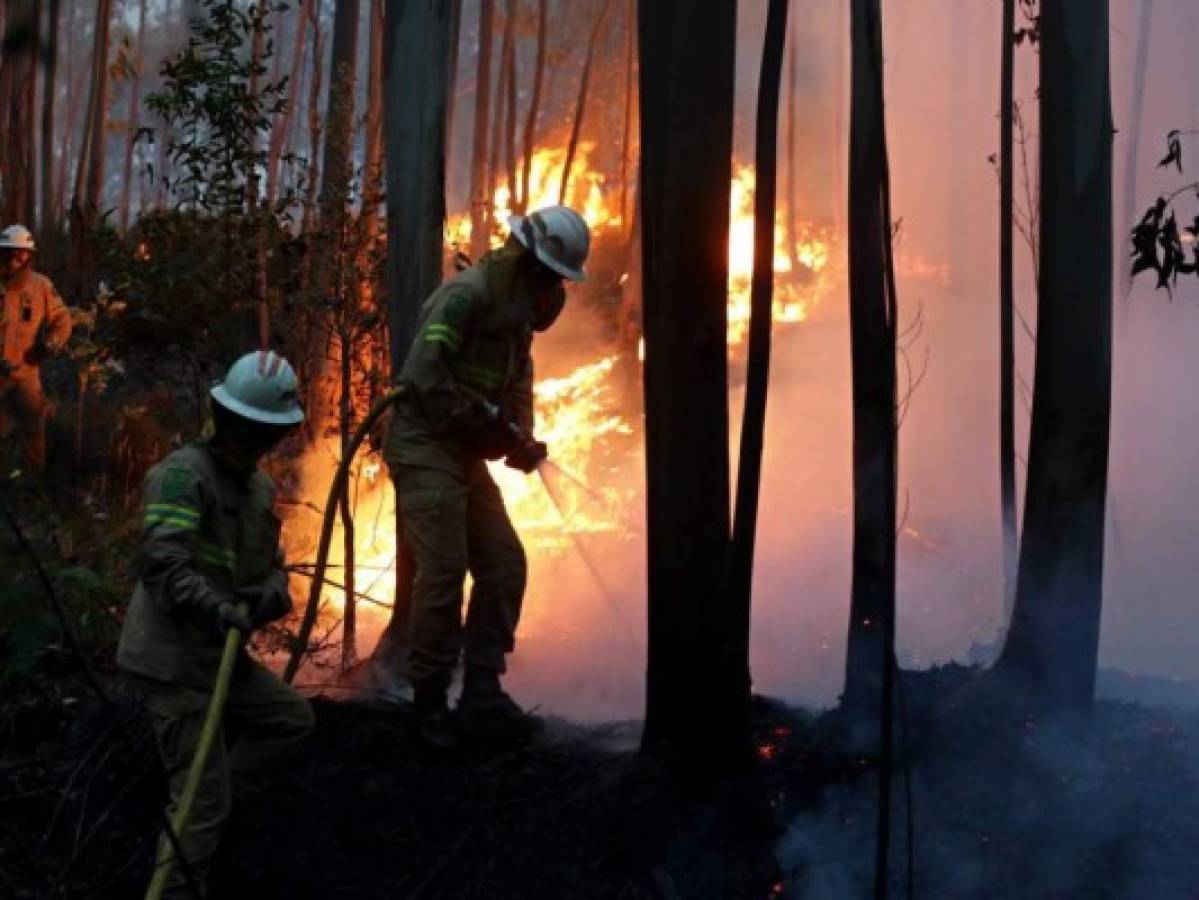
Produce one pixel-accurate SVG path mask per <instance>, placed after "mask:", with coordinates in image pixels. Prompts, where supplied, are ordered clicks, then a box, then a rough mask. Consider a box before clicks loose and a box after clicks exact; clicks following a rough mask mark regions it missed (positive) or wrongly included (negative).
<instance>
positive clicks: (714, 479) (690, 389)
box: [638, 0, 744, 773]
mask: <svg viewBox="0 0 1199 900" xmlns="http://www.w3.org/2000/svg"><path fill="white" fill-rule="evenodd" d="M736 19H737V4H736V2H735V0H711V2H708V3H703V4H699V3H694V2H690V0H658V2H656V3H652V4H641V5H640V8H639V15H638V29H639V32H640V47H641V76H640V81H641V122H642V142H641V203H642V221H643V232H642V234H643V241H642V248H643V249H642V253H643V261H644V284H645V301H644V321H645V353H646V358H645V409H646V469H647V471H646V478H647V495H646V500H647V511H648V563H649V573H648V574H649V583H648V588H649V658H648V669H647V679H646V710H645V731H644V734H643V736H642V748H643V749H644V750H645V751H647V752H655V753H664V754H666V755H668V756H671V757H674V758H676V759H677V761H678V762H679V764H680V767H681V769H682V770H683V771H689V772H692V773H703V772H711V771H712V770H714V769H720V768H724V767H727V766H729V765H732V764H737V763H739V762H740V753H741V750H742V747H743V746H744V740H743V739H744V735H741V734H739V733H737V729H736V721H735V714H734V710H735V708H736V705H737V703H736V702H735V700H736V694H737V693H738V690H739V689H738V687H737V686H736V685H734V684H733V679H732V678H730V677H729V673H726V672H724V671H722V670H721V668H720V666H719V665H718V664H714V661H719V662H724V661H725V660H726V654H725V652H724V642H725V641H726V640H727V639H728V635H727V634H725V633H724V631H723V629H724V626H725V623H727V622H728V620H729V600H728V593H727V590H726V585H727V584H728V574H729V569H728V561H729V528H730V521H729V456H728V378H727V375H728V361H727V346H726V342H727V337H726V328H727V318H728V314H727V299H728V297H727V283H728V229H729V196H728V185H729V182H730V179H731V177H732V162H731V157H732V129H733V80H734V79H733V74H734V68H735V56H736Z"/></svg>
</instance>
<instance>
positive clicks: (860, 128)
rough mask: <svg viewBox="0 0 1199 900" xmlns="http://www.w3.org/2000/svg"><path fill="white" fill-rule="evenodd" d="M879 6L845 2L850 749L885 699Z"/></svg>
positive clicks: (891, 589)
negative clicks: (849, 43)
mask: <svg viewBox="0 0 1199 900" xmlns="http://www.w3.org/2000/svg"><path fill="white" fill-rule="evenodd" d="M880 23H881V14H880V11H879V0H853V4H852V7H851V15H850V34H851V38H852V52H851V55H850V59H851V65H852V78H851V97H852V99H851V105H850V126H849V127H850V148H849V327H850V359H851V367H852V372H853V494H854V524H853V584H852V597H851V600H850V612H849V647H848V653H847V657H846V666H845V693H844V695H843V697H842V702H843V705H844V708H845V710H846V711H847V712H848V713H849V716H850V721H851V722H852V723H853V725H854V730H853V735H852V736H851V741H852V742H853V743H855V744H856V743H858V742H860V741H862V742H867V743H872V742H873V738H874V737H875V736H877V734H878V732H877V731H876V730H875V723H876V722H877V719H876V711H877V710H878V709H879V708H880V706H881V705H882V704H884V703H886V702H889V700H890V693H889V692H888V691H886V690H885V689H884V682H885V680H886V679H887V678H888V677H889V674H890V671H891V666H890V656H891V650H890V643H891V629H892V628H893V624H894V616H895V527H896V522H895V465H896V392H895V297H894V290H893V287H894V282H893V281H892V279H891V278H890V277H889V270H888V262H889V247H890V229H891V226H890V209H889V205H890V203H889V197H888V192H889V186H888V177H887V143H886V140H887V139H886V129H885V123H884V118H883V79H882V35H881V25H880Z"/></svg>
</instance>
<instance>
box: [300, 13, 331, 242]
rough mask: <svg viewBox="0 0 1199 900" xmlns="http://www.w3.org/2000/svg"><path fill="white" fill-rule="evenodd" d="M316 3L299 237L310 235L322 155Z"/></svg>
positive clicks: (321, 66) (321, 68)
mask: <svg viewBox="0 0 1199 900" xmlns="http://www.w3.org/2000/svg"><path fill="white" fill-rule="evenodd" d="M320 14H321V10H320V4H319V2H318V3H317V5H316V6H315V7H314V8H313V11H312V76H311V78H310V80H309V84H308V171H307V174H306V175H305V178H304V201H303V203H304V211H303V213H302V214H301V216H300V233H301V234H310V233H311V232H312V222H313V219H314V218H315V215H314V209H315V205H316V204H315V200H316V186H317V181H318V180H319V178H320V162H319V158H320V152H321V130H322V129H321V85H322V83H323V81H324V58H325V57H324V51H323V50H322V48H321V44H322V41H321V20H320Z"/></svg>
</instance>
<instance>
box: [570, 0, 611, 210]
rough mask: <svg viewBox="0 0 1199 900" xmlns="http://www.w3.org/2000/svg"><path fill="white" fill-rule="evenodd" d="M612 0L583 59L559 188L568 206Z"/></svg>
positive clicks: (604, 8)
mask: <svg viewBox="0 0 1199 900" xmlns="http://www.w3.org/2000/svg"><path fill="white" fill-rule="evenodd" d="M611 5H612V0H603V4H602V5H601V6H600V11H599V15H597V16H596V17H595V25H593V26H592V28H591V38H590V40H588V41H587V55H586V56H585V57H584V58H583V74H582V76H581V77H580V78H579V96H578V98H577V99H576V100H575V115H574V119H573V120H572V121H571V125H570V143H568V144H567V145H566V161H565V162H564V163H563V164H562V182H561V183H560V184H559V186H558V203H560V204H562V205H563V206H565V205H566V198H567V196H568V192H569V190H570V170H571V169H572V168H573V167H574V162H575V151H576V150H577V149H578V146H579V134H580V132H581V131H582V129H583V115H584V114H585V113H586V111H587V90H588V88H589V87H590V86H591V68H592V65H593V64H594V63H595V48H596V47H597V46H599V39H600V32H601V31H602V29H603V26H604V17H605V16H607V14H608V7H609V6H611Z"/></svg>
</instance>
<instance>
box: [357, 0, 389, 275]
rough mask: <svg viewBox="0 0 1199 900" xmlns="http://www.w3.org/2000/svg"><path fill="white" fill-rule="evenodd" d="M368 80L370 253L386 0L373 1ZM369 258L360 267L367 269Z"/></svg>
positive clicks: (365, 220)
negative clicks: (384, 2)
mask: <svg viewBox="0 0 1199 900" xmlns="http://www.w3.org/2000/svg"><path fill="white" fill-rule="evenodd" d="M370 12H371V20H370V47H369V49H368V51H367V52H368V59H369V76H368V78H369V80H368V82H367V89H366V122H365V125H364V128H365V131H366V140H365V142H364V152H363V167H362V218H361V222H360V227H361V233H362V241H361V243H362V245H363V247H364V248H366V250H367V252H368V253H369V252H370V247H371V245H372V244H373V243H374V239H375V238H376V237H377V232H378V223H379V201H380V199H381V196H382V186H383V185H382V180H381V179H382V177H383V37H384V27H385V24H384V18H383V0H371V10H370ZM366 265H367V260H366V259H364V260H362V265H361V266H360V269H361V270H363V271H365V269H366Z"/></svg>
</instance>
